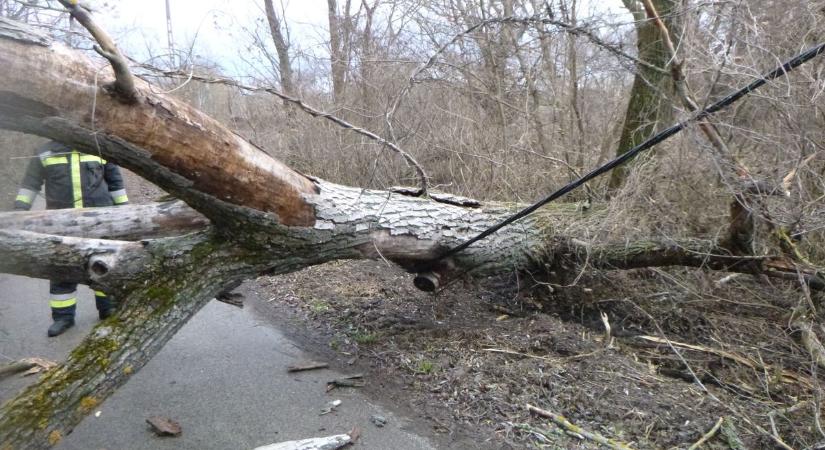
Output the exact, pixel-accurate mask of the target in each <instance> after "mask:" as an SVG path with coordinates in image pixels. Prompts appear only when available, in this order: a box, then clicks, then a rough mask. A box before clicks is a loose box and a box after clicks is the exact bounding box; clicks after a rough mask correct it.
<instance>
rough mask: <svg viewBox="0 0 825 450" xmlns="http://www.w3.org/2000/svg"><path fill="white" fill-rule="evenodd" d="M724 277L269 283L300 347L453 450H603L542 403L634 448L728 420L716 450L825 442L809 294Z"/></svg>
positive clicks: (371, 267) (311, 274)
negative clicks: (802, 329) (799, 322)
mask: <svg viewBox="0 0 825 450" xmlns="http://www.w3.org/2000/svg"><path fill="white" fill-rule="evenodd" d="M724 276H725V274H719V273H703V272H701V271H669V272H665V271H659V270H655V271H651V270H640V271H633V272H625V273H585V274H584V276H583V277H582V278H580V279H579V281H578V283H577V284H576V286H573V287H565V288H559V287H556V288H552V287H548V286H547V285H534V286H532V287H529V288H525V287H524V286H522V290H521V292H517V290H516V289H515V286H516V284H517V283H515V281H516V280H512V279H490V280H483V281H482V282H480V283H455V284H453V285H451V286H449V287H447V288H446V289H445V290H444V291H442V292H439V293H437V294H435V295H429V294H426V293H423V292H419V291H417V290H416V289H415V288H414V286H413V283H412V278H411V276H410V275H408V274H406V273H404V272H402V271H400V270H398V269H397V268H395V267H391V266H387V265H386V264H385V263H383V262H377V261H355V262H337V263H331V264H326V265H323V266H317V267H311V268H308V269H306V270H303V271H301V272H298V273H293V274H288V275H281V276H274V277H264V278H260V279H259V280H258V282H257V288H256V289H258V290H259V293H260V294H261V295H262V296H264V297H263V298H267V299H269V300H268V301H267V303H266V304H265V305H264V306H262V307H261V308H263V309H265V310H267V312H268V314H269V315H270V317H272V318H273V320H275V321H277V322H279V323H280V325H281V326H282V327H284V328H285V329H286V330H288V331H289V332H290V333H291V334H293V335H294V336H296V337H298V338H299V342H304V343H305V344H306V345H307V346H308V347H309V348H310V349H311V350H314V351H316V352H318V353H320V354H321V355H322V356H326V357H327V358H328V359H330V360H333V361H335V362H336V363H337V364H339V365H342V366H350V365H351V366H354V367H355V368H357V369H358V370H363V371H364V372H366V373H367V374H368V377H367V379H368V380H369V385H368V386H367V387H366V389H369V390H370V391H372V392H373V393H374V394H375V396H376V397H377V398H392V399H393V400H394V402H395V403H402V404H405V403H406V404H408V405H409V407H410V409H411V410H412V411H415V412H416V413H417V414H419V415H421V416H424V417H426V418H428V419H429V420H430V422H431V423H432V427H433V430H434V431H435V432H437V433H441V434H444V435H448V436H451V437H453V438H454V439H455V441H454V443H455V445H453V446H452V447H453V448H459V447H463V448H496V449H497V448H525V447H528V448H529V447H536V448H599V446H598V444H596V443H595V442H594V441H592V440H590V439H587V438H582V435H583V434H584V433H583V432H582V431H580V430H575V429H573V428H572V427H571V429H568V430H565V429H562V428H561V427H560V426H558V425H556V424H554V423H552V422H551V421H550V420H548V419H546V418H542V417H539V416H537V415H536V414H531V413H530V412H528V411H527V409H526V405H528V404H531V405H534V406H536V407H538V408H541V409H544V410H547V411H550V412H553V413H555V414H559V415H563V416H564V417H565V418H567V420H569V422H571V423H572V424H575V426H578V427H581V428H582V429H584V430H585V431H589V432H594V433H599V434H601V435H603V436H604V437H606V438H610V439H614V440H616V441H619V442H622V443H625V444H626V445H628V446H630V447H631V448H643V449H664V448H688V447H689V446H691V445H692V444H693V443H695V442H696V441H698V440H699V439H700V438H701V437H702V436H703V435H704V434H705V433H707V432H708V431H709V430H711V428H712V427H713V426H714V424H715V423H716V422H717V421H718V420H719V419H720V418H722V417H724V420H723V426H722V427H721V430H720V431H717V432H716V433H715V434H714V435H713V436H712V437H711V438H710V439H709V440H708V443H707V444H705V445H703V446H702V447H701V448H713V449H726V448H734V449H736V448H781V447H780V446H779V444H778V443H777V442H776V440H774V439H773V438H771V437H770V436H769V435H768V433H772V431H771V430H773V429H775V430H776V436H777V437H778V438H780V439H781V440H782V441H783V442H784V443H785V444H786V445H788V446H790V447H792V448H825V435H823V433H822V430H821V427H820V425H819V420H818V417H817V416H816V415H815V411H821V410H820V409H819V408H818V407H817V406H815V405H819V401H818V399H819V397H818V394H819V392H820V390H819V386H820V384H821V383H822V376H821V375H818V374H817V372H816V370H815V366H814V365H812V364H811V357H810V356H809V354H808V353H807V351H805V350H804V349H803V348H801V347H800V346H799V345H798V344H797V343H796V340H795V339H794V336H793V333H792V332H791V331H790V330H789V328H788V320H789V317H788V316H789V311H790V310H791V308H792V307H793V306H794V305H795V304H796V302H797V301H798V300H799V294H798V293H794V291H792V290H790V289H789V288H788V287H786V286H771V285H768V284H766V283H765V282H764V281H762V280H756V279H753V278H751V277H748V276H741V277H736V278H734V279H732V280H730V281H728V280H725V282H724V283H723V284H721V285H720V284H719V283H717V281H718V280H720V279H722V278H723V277H724ZM551 290H552V292H551ZM794 296H795V297H794ZM601 313H604V314H606V317H607V320H608V323H609V324H610V327H611V335H610V337H609V338H607V337H606V335H605V326H604V322H603V321H602V319H601ZM642 336H649V337H647V338H645V337H642ZM657 337H658V338H666V339H668V340H669V341H670V343H669V344H668V341H665V340H661V341H659V342H657V341H656V339H655V338H657ZM690 346H692V347H690ZM788 408H792V410H791V411H786V410H787V409H788ZM771 421H773V425H771ZM760 429H761V431H760Z"/></svg>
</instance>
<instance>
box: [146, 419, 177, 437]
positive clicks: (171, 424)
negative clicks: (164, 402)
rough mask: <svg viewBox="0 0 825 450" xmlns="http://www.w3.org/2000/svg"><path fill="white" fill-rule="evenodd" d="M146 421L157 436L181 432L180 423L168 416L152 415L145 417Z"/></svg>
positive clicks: (174, 435) (175, 435)
mask: <svg viewBox="0 0 825 450" xmlns="http://www.w3.org/2000/svg"><path fill="white" fill-rule="evenodd" d="M146 423H148V424H149V425H150V426H151V427H152V431H154V432H155V434H157V435H158V436H172V437H177V436H180V434H181V432H183V430H182V429H181V427H180V424H179V423H177V422H176V421H174V420H172V419H170V418H168V417H162V416H152V417H150V418H148V419H146Z"/></svg>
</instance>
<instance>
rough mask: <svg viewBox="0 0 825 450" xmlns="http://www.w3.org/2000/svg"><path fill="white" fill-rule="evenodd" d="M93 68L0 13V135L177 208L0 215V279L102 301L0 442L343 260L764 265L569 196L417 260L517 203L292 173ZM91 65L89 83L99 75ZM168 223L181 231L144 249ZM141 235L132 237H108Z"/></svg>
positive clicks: (61, 428) (5, 412) (33, 435)
mask: <svg viewBox="0 0 825 450" xmlns="http://www.w3.org/2000/svg"><path fill="white" fill-rule="evenodd" d="M98 72H99V70H98V67H96V66H95V65H94V64H93V63H92V62H91V61H90V60H89V59H87V58H85V57H83V56H82V55H80V54H78V53H76V52H73V51H71V50H69V49H67V48H65V47H63V46H61V45H59V44H55V43H53V42H52V41H51V40H50V39H49V38H48V37H46V36H38V35H36V34H34V32H32V31H31V30H28V29H26V28H25V27H23V26H20V25H17V24H14V23H12V22H8V21H7V20H5V19H0V127H2V128H8V129H13V130H18V131H24V132H27V133H33V134H38V135H41V136H44V137H48V138H52V139H57V140H60V141H63V142H66V143H69V144H71V145H73V146H75V147H77V148H78V149H81V150H83V151H86V152H89V153H93V154H98V153H99V154H100V155H102V156H103V157H105V158H106V159H109V160H112V161H114V162H117V163H118V164H121V165H123V166H125V167H127V168H129V169H131V170H133V171H135V172H137V173H138V174H140V175H142V176H143V177H145V178H147V179H149V180H150V181H153V182H155V183H156V184H158V185H160V186H162V187H163V188H165V189H166V190H167V191H169V192H171V193H173V194H175V195H176V196H177V197H179V198H181V199H182V200H183V201H184V202H186V203H187V204H188V206H189V207H191V208H192V209H189V208H187V207H184V206H182V205H180V204H175V203H173V204H157V205H147V206H142V207H139V208H138V207H134V206H130V207H110V208H98V209H95V210H93V211H91V210H85V209H78V210H62V211H47V212H38V213H5V214H0V255H2V256H1V257H0V271H3V272H8V273H15V274H20V275H26V276H34V277H51V276H54V275H55V274H58V275H59V276H60V278H62V279H65V280H66V281H75V282H78V283H83V284H88V285H90V286H92V287H93V288H95V289H99V290H103V291H105V292H107V293H109V294H110V295H112V297H113V298H114V299H115V300H116V302H117V304H118V310H117V312H116V314H115V315H114V316H113V317H111V318H109V319H107V320H106V321H104V322H102V323H101V324H99V325H98V326H97V327H95V328H94V330H93V331H92V332H91V334H90V335H89V336H88V337H87V338H86V339H85V340H84V341H83V343H81V345H80V346H79V347H78V348H77V349H75V351H73V352H72V353H71V355H70V356H69V358H68V359H67V361H65V362H64V363H63V364H62V365H60V366H59V367H58V368H56V369H53V370H51V371H49V372H48V373H47V374H46V375H45V376H43V377H42V378H41V379H40V380H39V381H38V382H37V383H36V384H34V385H32V386H31V387H29V388H28V389H26V390H25V391H23V392H22V393H21V394H20V395H19V396H18V397H16V398H15V399H12V400H11V401H9V402H8V403H6V404H5V405H3V406H2V407H0V449H4V450H5V449H36V448H48V447H50V446H52V445H55V444H56V443H57V442H59V441H60V440H61V439H62V437H63V436H65V435H67V434H68V433H69V432H71V430H72V429H73V428H74V427H75V426H76V425H77V424H78V423H79V421H80V420H81V419H82V418H83V417H84V416H85V415H87V414H88V413H90V412H91V411H92V410H93V409H94V408H95V407H96V406H97V405H98V404H99V403H100V402H102V401H103V400H104V399H105V398H106V397H107V396H109V395H110V394H111V393H112V392H114V390H115V389H116V388H117V387H118V386H120V385H122V384H123V383H124V382H126V380H128V378H129V377H130V376H131V375H132V374H134V373H135V372H137V371H138V370H139V369H140V368H141V367H142V366H143V365H144V364H145V363H146V362H147V361H148V360H149V359H150V358H151V357H152V356H153V355H154V354H155V353H157V352H158V351H159V350H160V348H161V347H162V346H163V344H164V343H165V342H166V341H168V340H169V339H170V338H171V337H172V335H173V334H174V333H175V332H176V331H177V330H178V329H179V328H180V327H181V326H182V325H183V324H184V323H185V322H186V321H187V320H188V319H189V318H190V317H192V315H194V314H195V313H196V312H197V311H198V310H199V309H200V308H201V307H202V306H203V305H204V304H205V303H206V302H207V301H208V300H209V299H211V298H213V297H214V296H216V295H218V294H219V293H221V292H222V291H224V290H225V289H227V288H229V287H231V286H234V285H236V283H237V282H238V281H239V280H242V279H244V278H249V277H253V276H256V275H259V274H264V273H267V274H278V273H287V272H291V271H295V270H299V269H301V268H304V267H307V266H310V265H313V264H320V263H323V262H327V261H332V260H337V259H355V258H384V259H387V260H390V261H393V262H395V263H397V264H399V265H401V266H403V267H405V268H406V269H407V270H409V271H413V272H418V271H421V270H422V268H423V267H426V268H427V270H428V274H427V275H428V276H431V279H432V280H437V281H440V282H444V281H449V280H450V279H452V278H455V277H459V276H464V275H465V274H469V275H475V276H485V275H491V274H499V273H508V272H512V271H529V272H534V273H543V272H548V271H563V270H578V269H576V267H577V266H581V264H590V265H592V266H593V267H598V268H604V269H613V268H619V269H624V268H634V267H644V266H655V265H686V266H696V267H711V268H714V269H720V270H736V271H742V272H746V273H765V271H766V270H774V269H773V268H771V267H770V266H769V263H770V261H769V260H768V259H765V258H747V257H735V256H731V255H729V253H727V252H726V251H725V250H724V249H722V248H721V247H720V246H719V245H717V243H716V242H715V241H713V240H705V241H701V240H691V241H686V242H641V243H630V244H626V243H621V244H610V243H607V244H603V243H598V242H589V241H587V240H586V238H585V237H586V236H587V235H588V233H587V231H586V230H587V222H588V221H598V220H601V219H602V218H603V217H604V215H605V211H604V210H603V209H601V208H587V209H585V208H582V207H580V206H579V205H577V204H570V203H567V204H557V205H550V206H546V207H544V208H542V209H541V210H539V211H538V212H536V213H535V214H532V215H530V216H528V217H526V218H525V219H523V220H522V221H520V222H519V223H518V224H517V225H516V226H511V227H508V228H505V229H503V230H500V231H499V232H498V233H496V234H494V235H493V236H491V237H489V238H488V239H486V240H484V241H482V242H479V243H478V244H477V245H475V246H472V247H470V248H469V249H467V250H466V251H463V252H461V253H460V254H458V255H455V256H453V257H451V258H449V259H448V260H445V261H441V262H439V263H438V264H433V258H435V257H437V256H438V255H440V254H442V252H443V251H444V250H446V249H448V248H452V247H454V246H456V245H458V244H460V243H462V242H465V241H466V240H467V239H469V238H471V237H472V236H475V235H476V234H478V233H479V232H481V231H483V230H485V229H486V228H488V227H489V226H491V225H493V224H494V223H498V222H500V221H501V220H502V219H504V218H505V217H508V216H509V215H511V214H512V213H514V212H515V211H517V210H518V209H520V205H516V204H496V203H490V204H482V205H481V206H479V207H462V206H456V205H450V204H445V203H441V202H438V201H435V200H432V199H427V198H417V197H409V196H404V195H400V194H397V193H392V192H386V191H373V190H363V189H358V188H352V187H347V186H340V185H336V184H333V183H328V182H325V181H323V180H317V179H310V178H308V177H306V176H304V175H302V174H300V173H298V172H295V171H294V170H292V169H290V168H289V167H287V166H285V165H283V164H281V163H280V162H278V161H275V160H274V159H272V158H271V157H269V156H268V155H267V154H266V153H264V152H262V151H260V150H258V149H257V148H255V147H254V146H252V145H251V144H249V143H248V142H246V141H244V140H243V139H241V138H240V137H238V136H237V135H235V134H234V133H232V132H231V131H229V130H227V129H226V128H225V127H223V126H222V125H221V124H219V123H218V122H216V121H214V120H213V119H211V118H209V117H207V116H206V115H204V114H203V113H201V112H199V111H196V110H194V109H192V108H190V107H188V106H186V105H184V104H182V103H180V102H178V101H176V100H174V99H172V98H168V97H165V96H162V95H158V94H154V93H152V92H151V90H150V89H149V88H148V86H147V85H146V84H145V83H142V82H138V83H137V84H136V89H137V92H138V101H137V103H135V104H132V105H124V104H123V103H120V102H118V101H117V100H116V99H115V98H114V97H112V95H111V94H110V93H108V92H106V91H105V90H103V89H102V88H98V86H100V85H102V84H98V83H95V75H96V74H97V73H98ZM100 73H101V74H100V76H99V78H100V79H101V80H102V81H106V80H107V78H111V77H112V75H111V73H110V72H106V71H103V72H100ZM92 104H94V105H95V107H94V109H93V108H92ZM92 112H93V113H94V117H92ZM193 210H196V211H197V212H199V213H201V214H203V216H200V215H198V214H197V213H195V212H194V211H193ZM207 219H208V221H207ZM124 222H134V223H124ZM92 224H93V225H94V226H93V227H91V228H88V227H90V226H91V225H92ZM23 229H25V231H24V230H23ZM161 229H166V230H161ZM170 230H174V231H177V232H178V233H188V234H184V235H182V236H175V237H163V238H157V239H145V237H146V236H149V235H154V236H157V235H166V233H160V231H170ZM144 232H145V233H147V234H146V235H145V236H143V237H142V238H141V240H140V241H129V240H126V239H135V238H137V237H138V235H140V234H142V233H144ZM794 276H796V274H795V273H794ZM435 284H436V283H433V285H435ZM435 287H437V286H435Z"/></svg>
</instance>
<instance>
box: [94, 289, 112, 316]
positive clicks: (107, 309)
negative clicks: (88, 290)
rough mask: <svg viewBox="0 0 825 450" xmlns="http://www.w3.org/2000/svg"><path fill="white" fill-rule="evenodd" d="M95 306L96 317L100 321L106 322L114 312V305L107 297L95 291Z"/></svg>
mask: <svg viewBox="0 0 825 450" xmlns="http://www.w3.org/2000/svg"><path fill="white" fill-rule="evenodd" d="M95 305H96V306H97V316H98V317H100V320H106V319H108V318H109V317H111V315H112V314H114V312H115V308H114V305H112V301H111V300H110V299H109V297H108V296H107V295H106V294H104V293H103V292H100V291H95Z"/></svg>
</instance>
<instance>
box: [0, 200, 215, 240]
mask: <svg viewBox="0 0 825 450" xmlns="http://www.w3.org/2000/svg"><path fill="white" fill-rule="evenodd" d="M207 226H209V220H207V219H206V218H205V217H203V216H202V215H201V214H200V213H198V212H197V211H195V210H194V209H192V208H190V207H188V206H186V204H185V203H183V202H180V201H175V202H164V203H150V204H147V205H130V206H129V207H128V208H124V207H120V206H114V207H108V208H80V209H57V210H46V211H21V212H6V213H0V230H26V231H32V232H36V233H43V234H55V235H61V236H74V237H85V238H98V239H120V240H127V241H130V240H131V241H135V240H141V239H152V238H159V237H167V236H174V235H180V234H185V233H191V232H194V231H199V230H203V229H204V228H206V227H207Z"/></svg>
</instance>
